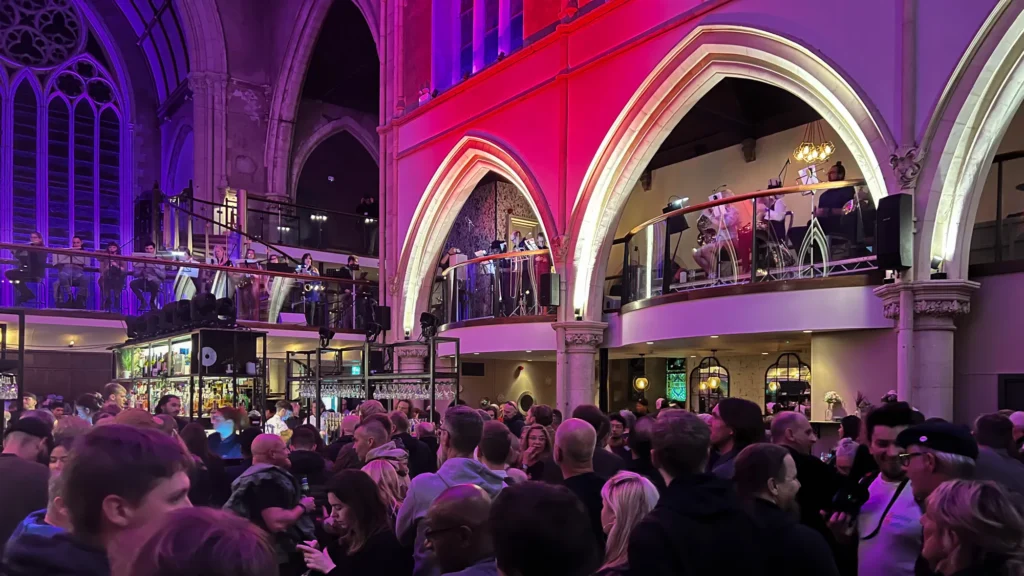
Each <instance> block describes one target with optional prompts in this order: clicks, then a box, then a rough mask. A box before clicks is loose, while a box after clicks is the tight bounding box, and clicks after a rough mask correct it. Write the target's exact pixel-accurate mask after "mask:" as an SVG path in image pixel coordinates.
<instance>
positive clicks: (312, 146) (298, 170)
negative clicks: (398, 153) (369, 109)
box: [288, 116, 380, 190]
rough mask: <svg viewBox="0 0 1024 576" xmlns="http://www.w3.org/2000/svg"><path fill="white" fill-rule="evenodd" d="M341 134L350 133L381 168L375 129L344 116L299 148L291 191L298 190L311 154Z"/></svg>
mask: <svg viewBox="0 0 1024 576" xmlns="http://www.w3.org/2000/svg"><path fill="white" fill-rule="evenodd" d="M339 132H348V133H349V134H351V135H352V137H353V138H355V139H356V141H358V142H359V143H360V144H362V145H363V148H365V149H366V151H367V153H369V154H370V156H371V157H372V158H373V161H374V162H376V163H377V165H378V166H380V153H379V151H378V148H379V146H380V138H379V137H378V136H377V131H376V130H374V129H373V128H369V127H367V126H365V125H364V124H363V123H360V122H359V120H358V119H357V118H353V117H352V116H342V117H341V118H338V119H336V120H332V121H330V122H328V123H326V124H324V125H323V126H321V127H319V128H317V129H316V130H315V131H314V132H313V134H312V135H311V136H310V137H309V138H308V139H307V140H306V141H305V142H303V143H302V145H301V146H299V149H298V150H297V151H296V152H295V160H294V162H292V175H291V180H290V181H289V182H290V184H291V185H290V186H289V188H288V189H289V190H297V189H298V184H299V176H301V175H302V168H303V167H304V166H305V165H306V160H309V156H310V154H312V153H313V151H314V150H316V148H317V146H319V145H321V144H323V143H324V142H325V141H326V140H327V139H328V138H330V137H331V136H334V135H335V134H338V133H339Z"/></svg>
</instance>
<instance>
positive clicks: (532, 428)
mask: <svg viewBox="0 0 1024 576" xmlns="http://www.w3.org/2000/svg"><path fill="white" fill-rule="evenodd" d="M519 443H520V447H521V448H522V458H523V469H524V470H526V475H527V476H528V477H529V478H530V480H543V479H544V466H553V465H554V464H553V463H552V461H551V453H552V452H553V450H554V446H555V438H554V434H552V432H551V428H548V427H547V426H541V425H540V424H530V425H529V426H525V427H523V435H522V437H521V439H520V441H519ZM545 462H546V464H545Z"/></svg>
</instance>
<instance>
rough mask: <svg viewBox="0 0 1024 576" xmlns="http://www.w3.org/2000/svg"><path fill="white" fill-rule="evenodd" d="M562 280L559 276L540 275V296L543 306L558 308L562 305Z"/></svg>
mask: <svg viewBox="0 0 1024 576" xmlns="http://www.w3.org/2000/svg"><path fill="white" fill-rule="evenodd" d="M561 287H562V278H561V276H559V275H558V274H553V273H552V274H541V275H540V296H539V299H538V300H539V301H540V305H541V306H549V307H551V308H558V307H559V306H560V305H561V303H562V297H561Z"/></svg>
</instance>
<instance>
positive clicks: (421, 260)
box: [398, 136, 557, 334]
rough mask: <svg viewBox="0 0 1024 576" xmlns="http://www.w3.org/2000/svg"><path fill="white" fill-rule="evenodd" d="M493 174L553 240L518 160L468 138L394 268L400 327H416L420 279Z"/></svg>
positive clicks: (430, 192)
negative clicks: (463, 211) (478, 189)
mask: <svg viewBox="0 0 1024 576" xmlns="http://www.w3.org/2000/svg"><path fill="white" fill-rule="evenodd" d="M488 172H494V173H496V174H497V175H499V176H501V177H502V178H505V179H507V180H508V181H509V182H511V183H512V184H513V185H515V187H516V188H518V189H519V191H520V192H521V193H522V194H523V196H524V197H525V198H526V200H527V202H529V204H530V208H531V209H532V210H533V212H534V213H535V214H536V215H537V216H538V219H539V220H540V223H541V228H542V229H543V231H544V235H545V236H546V237H547V238H555V237H556V236H555V235H554V233H556V232H557V231H556V230H554V224H553V223H554V220H553V219H552V217H551V211H550V210H549V209H548V206H547V203H546V202H545V201H544V198H543V196H542V195H541V192H540V190H539V188H538V186H537V185H536V181H535V180H534V179H533V178H532V176H531V175H530V174H529V172H527V171H526V169H525V168H524V167H523V166H522V164H521V162H520V161H519V160H518V159H517V158H516V157H515V156H514V155H513V154H511V153H510V152H508V151H507V149H505V148H504V147H503V146H501V145H498V144H496V143H494V142H493V141H491V140H489V139H486V138H482V137H479V136H467V137H465V138H463V139H462V140H461V141H460V142H459V144H458V146H456V147H455V148H454V149H453V150H452V152H451V153H449V154H448V156H447V157H446V158H445V160H444V162H442V163H441V166H440V168H438V170H437V172H436V173H435V174H434V176H433V178H431V180H430V183H429V184H428V185H427V189H426V191H425V192H424V194H423V196H422V198H421V199H420V202H419V205H417V206H416V211H415V212H414V213H413V217H412V220H411V222H410V225H409V230H408V231H407V232H406V235H405V241H404V242H403V243H402V258H401V259H400V264H399V267H398V270H399V271H403V272H402V273H404V277H403V279H402V286H401V301H402V329H403V330H404V331H405V332H406V333H409V334H411V333H412V331H413V329H414V328H415V325H416V324H415V323H416V314H417V305H418V302H419V299H420V298H421V297H423V292H424V290H423V288H424V286H425V279H426V278H428V277H429V278H432V277H433V275H434V269H435V268H436V267H437V260H438V257H439V256H440V252H441V250H442V249H443V248H444V242H445V240H446V238H447V237H448V231H449V230H450V229H451V227H452V225H453V224H454V222H455V219H456V218H457V217H458V215H459V211H460V210H461V209H462V206H463V205H464V204H465V203H466V200H467V199H468V198H469V195H470V194H472V192H473V189H474V188H475V187H476V185H477V183H478V182H480V180H481V179H482V178H483V177H484V176H485V175H486V174H487V173H488Z"/></svg>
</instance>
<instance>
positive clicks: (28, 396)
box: [21, 392, 38, 400]
mask: <svg viewBox="0 0 1024 576" xmlns="http://www.w3.org/2000/svg"><path fill="white" fill-rule="evenodd" d="M21 397H22V398H31V399H33V400H38V398H36V395H35V394H33V393H31V392H25V393H24V394H22V395H21Z"/></svg>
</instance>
